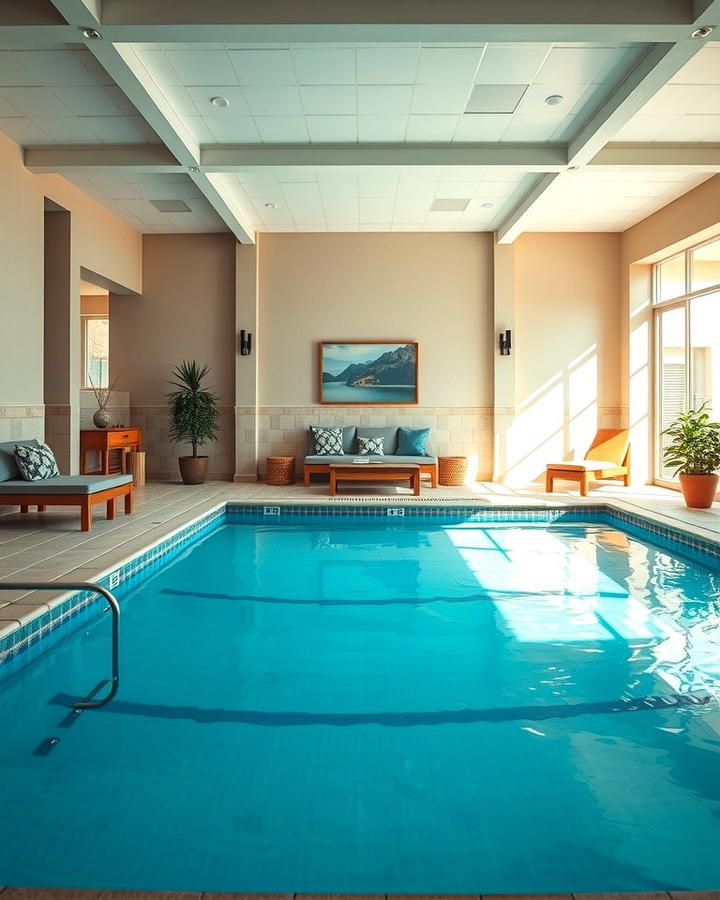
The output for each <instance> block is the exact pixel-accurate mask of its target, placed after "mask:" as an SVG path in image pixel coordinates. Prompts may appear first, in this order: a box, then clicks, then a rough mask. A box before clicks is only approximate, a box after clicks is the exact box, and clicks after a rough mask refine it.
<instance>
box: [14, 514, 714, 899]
mask: <svg viewBox="0 0 720 900" xmlns="http://www.w3.org/2000/svg"><path fill="white" fill-rule="evenodd" d="M333 512H334V513H335V514H330V513H328V514H325V515H322V514H320V515H303V514H301V513H298V512H296V513H293V514H288V515H285V514H283V515H280V516H277V517H274V518H272V519H271V520H270V519H268V517H264V516H263V515H262V514H260V513H258V514H253V513H249V512H238V513H234V514H229V515H227V516H224V517H218V518H217V519H216V520H215V521H214V522H213V523H211V524H210V525H208V527H206V528H205V529H204V530H201V531H200V532H199V533H198V534H197V535H196V536H195V538H194V539H193V540H192V541H191V542H188V543H187V544H186V545H184V546H182V547H181V548H179V549H178V550H177V551H176V552H175V553H174V555H173V554H168V555H167V557H166V558H165V559H164V560H163V561H162V564H156V565H154V566H153V567H150V568H148V569H147V570H145V571H142V572H139V573H138V574H136V575H135V576H134V577H132V578H130V579H129V580H128V581H126V582H124V583H122V584H121V585H120V586H119V587H118V589H117V591H116V593H117V596H118V598H119V600H120V602H121V610H122V612H121V630H120V638H121V644H120V672H121V677H120V689H119V691H118V693H117V696H116V697H115V698H114V699H113V700H112V701H111V702H110V703H109V704H108V705H106V706H103V707H101V708H100V709H97V710H86V711H84V712H83V713H82V714H75V713H74V711H73V710H72V709H71V704H72V702H73V701H74V700H77V699H78V698H81V697H84V696H86V695H88V693H89V692H90V691H92V690H93V688H94V687H95V685H97V684H98V682H100V681H102V680H103V679H105V678H106V677H107V674H108V668H109V655H110V621H109V616H108V615H107V614H103V612H102V606H101V605H99V604H96V605H95V606H94V607H93V608H92V609H91V610H87V611H86V612H85V613H83V614H81V615H78V616H76V617H75V618H74V619H73V620H71V621H70V623H69V624H66V625H65V626H63V628H62V629H61V630H59V631H58V633H56V634H55V635H54V637H53V633H51V634H50V635H49V636H48V637H47V639H46V638H43V639H42V640H40V641H39V642H35V643H33V644H31V645H30V646H29V647H28V648H27V649H25V650H23V651H22V652H20V653H18V654H16V655H14V656H12V657H9V658H8V660H7V661H6V663H5V664H4V665H3V666H0V733H1V734H2V741H0V806H1V807H2V810H3V814H2V817H0V884H4V885H23V886H41V887H42V886H55V887H88V888H117V889H155V890H195V891H202V890H205V891H213V890H214V891H245V892H270V891H295V892H308V893H310V892H313V893H320V892H332V893H348V894H349V893H425V894H432V893H549V892H568V891H576V892H581V891H603V892H605V891H655V890H670V889H698V890H700V889H708V888H713V887H717V886H718V885H720V856H719V855H718V853H717V848H718V846H720V774H719V772H720V765H719V764H720V707H719V706H718V698H720V574H719V572H720V566H719V565H718V558H717V557H715V558H713V557H711V556H708V557H704V556H703V555H702V554H701V553H700V552H699V551H691V550H690V549H683V548H681V547H679V546H678V547H673V546H672V545H671V544H669V543H668V542H667V541H665V540H661V539H660V538H659V537H658V538H656V537H653V536H651V535H650V534H648V535H646V536H645V537H643V536H642V534H641V533H640V532H639V531H637V530H635V529H624V528H621V527H618V524H617V523H616V522H613V521H612V520H610V519H607V518H604V517H597V520H596V521H573V520H572V519H571V518H567V517H566V520H564V519H562V517H561V518H559V519H558V520H557V521H555V522H539V521H531V520H530V519H528V520H527V521H505V522H502V521H483V519H482V516H467V515H461V514H456V515H455V514H453V513H452V512H451V511H449V512H447V513H446V514H442V513H439V512H438V511H437V510H434V511H433V512H434V513H435V514H434V515H423V514H422V512H421V510H414V511H413V513H414V514H408V515H405V516H403V517H402V518H387V517H382V516H378V515H375V516H367V515H366V516H363V515H362V514H361V513H360V511H352V513H351V514H347V515H339V514H337V513H336V511H333Z"/></svg>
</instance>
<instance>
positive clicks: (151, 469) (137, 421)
mask: <svg viewBox="0 0 720 900" xmlns="http://www.w3.org/2000/svg"><path fill="white" fill-rule="evenodd" d="M219 411H220V433H219V435H218V439H217V441H214V442H213V443H210V444H206V445H205V446H204V447H203V448H201V449H200V450H199V451H198V452H199V453H202V454H203V455H205V454H207V456H209V457H210V462H209V468H208V477H209V478H211V479H214V480H220V481H232V479H233V475H234V473H235V408H234V407H233V406H220V407H219ZM129 424H130V425H137V426H139V427H140V428H142V430H143V449H144V450H145V453H146V457H145V470H146V473H147V477H148V478H155V479H158V480H160V481H176V480H177V479H178V478H179V477H180V476H179V473H178V457H179V456H187V455H189V454H190V453H192V448H191V447H190V446H189V445H186V444H173V443H171V442H170V441H169V439H168V410H167V406H165V405H158V406H134V405H133V406H131V407H130V421H129Z"/></svg>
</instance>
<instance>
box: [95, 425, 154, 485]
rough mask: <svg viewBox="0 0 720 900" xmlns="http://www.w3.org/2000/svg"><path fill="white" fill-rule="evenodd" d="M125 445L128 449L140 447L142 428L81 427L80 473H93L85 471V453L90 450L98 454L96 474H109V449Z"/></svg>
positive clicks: (120, 448) (139, 448)
mask: <svg viewBox="0 0 720 900" xmlns="http://www.w3.org/2000/svg"><path fill="white" fill-rule="evenodd" d="M125 447H128V448H129V449H130V450H135V451H138V450H141V449H142V429H141V428H136V427H130V428H83V429H81V431H80V474H81V475H88V474H94V473H89V472H88V471H87V455H88V453H90V452H95V453H99V454H100V460H101V462H100V471H99V473H98V474H101V475H109V474H110V451H111V450H120V451H122V450H123V449H124V448H125Z"/></svg>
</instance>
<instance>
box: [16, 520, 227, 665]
mask: <svg viewBox="0 0 720 900" xmlns="http://www.w3.org/2000/svg"><path fill="white" fill-rule="evenodd" d="M224 521H225V508H224V507H223V506H220V507H219V508H218V509H214V510H212V511H211V512H209V513H207V514H205V515H203V516H201V517H200V518H199V519H197V520H196V521H194V522H191V523H190V524H189V525H187V526H185V527H184V528H181V529H180V530H179V531H177V532H175V534H172V535H170V536H169V537H167V538H164V539H161V540H160V541H158V542H156V543H155V544H153V545H152V546H151V547H149V548H148V549H147V550H145V551H143V552H142V553H140V554H138V555H137V556H135V557H133V558H132V559H131V560H129V561H128V562H127V563H124V564H123V565H121V566H118V568H117V569H113V570H112V571H110V572H108V573H106V574H105V575H103V576H101V577H100V578H96V579H95V581H96V582H97V583H98V584H100V585H101V586H102V587H105V588H108V590H115V589H116V588H118V587H119V586H120V585H121V584H124V583H126V582H128V581H129V580H130V579H132V578H134V577H137V576H138V575H140V574H142V575H145V574H147V570H148V568H149V567H151V566H154V567H158V566H159V565H161V564H164V563H165V562H167V561H168V558H169V557H170V556H171V555H175V554H177V553H178V552H180V551H181V550H182V549H183V548H184V546H185V545H186V544H188V543H189V542H190V541H195V540H196V539H197V537H198V536H199V535H200V534H201V532H204V531H208V530H210V529H212V528H215V527H216V526H217V525H218V524H220V523H222V522H224ZM102 602H105V601H104V600H103V598H101V597H98V595H97V594H94V593H93V592H92V591H78V592H75V593H73V594H70V596H68V597H67V598H66V599H65V600H63V601H62V603H59V604H58V605H57V606H54V607H53V608H52V609H50V610H48V611H47V612H44V613H42V614H41V615H39V616H38V617H37V618H35V619H33V620H32V621H31V622H28V623H27V624H25V625H21V626H20V627H19V628H17V629H15V630H14V631H12V632H10V634H8V635H5V637H3V638H0V666H2V667H3V674H5V665H6V664H7V663H8V661H9V660H10V659H11V658H12V657H15V656H17V654H19V653H20V652H21V651H23V650H25V649H27V648H29V647H31V646H33V645H34V644H36V643H38V642H39V641H41V640H43V639H47V637H48V635H49V634H50V632H53V633H54V632H57V635H56V636H57V638H58V639H59V638H61V637H62V636H63V635H64V634H65V633H67V631H69V630H74V629H75V628H76V627H77V624H78V623H77V622H76V621H75V619H76V617H78V616H79V615H80V614H81V613H83V612H84V611H86V612H87V613H88V618H89V617H90V614H91V613H92V615H94V614H95V610H91V607H93V606H95V605H96V604H100V603H102ZM70 620H73V621H72V625H71V627H68V623H69V622H70ZM63 626H65V627H64V628H63ZM48 646H49V645H48ZM43 649H45V647H43Z"/></svg>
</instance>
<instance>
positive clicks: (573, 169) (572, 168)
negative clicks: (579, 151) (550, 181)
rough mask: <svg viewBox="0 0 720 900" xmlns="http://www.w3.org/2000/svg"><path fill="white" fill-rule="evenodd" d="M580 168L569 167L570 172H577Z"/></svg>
mask: <svg viewBox="0 0 720 900" xmlns="http://www.w3.org/2000/svg"><path fill="white" fill-rule="evenodd" d="M579 168H580V166H568V172H577V170H578V169H579Z"/></svg>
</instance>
